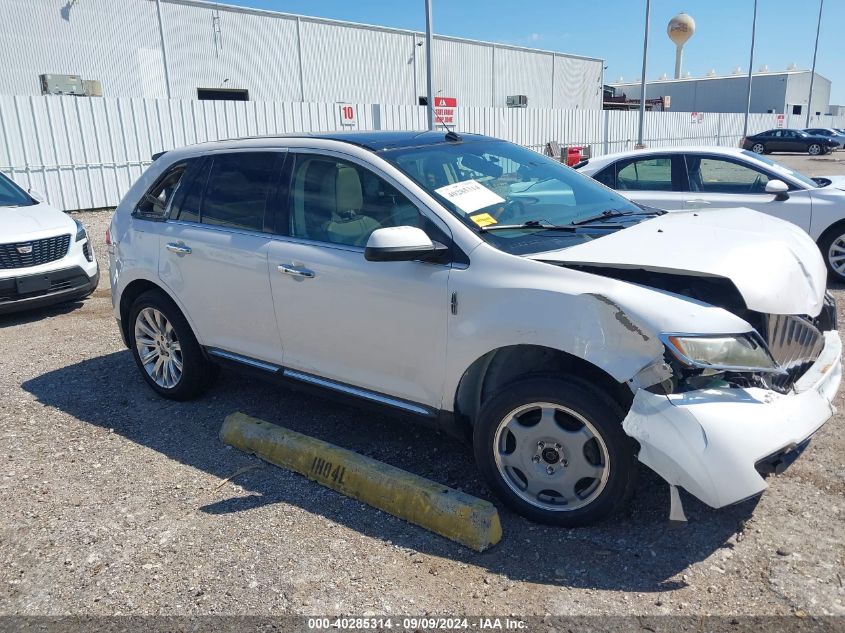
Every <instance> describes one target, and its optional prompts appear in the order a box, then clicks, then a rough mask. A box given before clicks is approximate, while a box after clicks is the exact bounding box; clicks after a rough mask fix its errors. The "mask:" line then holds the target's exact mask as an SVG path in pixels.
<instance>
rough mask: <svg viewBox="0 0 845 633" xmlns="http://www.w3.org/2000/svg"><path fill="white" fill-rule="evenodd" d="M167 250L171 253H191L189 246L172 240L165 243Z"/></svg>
mask: <svg viewBox="0 0 845 633" xmlns="http://www.w3.org/2000/svg"><path fill="white" fill-rule="evenodd" d="M167 250H169V251H170V252H171V253H176V254H177V255H190V254H191V247H190V246H186V245H185V244H182V243H181V242H180V243H179V244H174V243H173V242H170V243H169V244H168V245H167Z"/></svg>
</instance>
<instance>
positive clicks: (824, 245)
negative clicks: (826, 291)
mask: <svg viewBox="0 0 845 633" xmlns="http://www.w3.org/2000/svg"><path fill="white" fill-rule="evenodd" d="M839 240H841V241H842V243H843V244H845V223H840V224H836V225H834V226H832V227H830V228H829V229H828V230H826V231H825V232H824V233H823V234H822V236H821V237H820V238H819V242H818V243H819V250H820V251H821V253H822V258H823V259H824V263H825V266H827V274H828V277H829V278H830V279H831V280H833V281H837V282H839V283H845V267H843V268H842V269H841V271H837V270H836V268H834V266H833V263H832V262H831V257H833V256H834V255H838V254H842V255H845V253H839V251H836V253H831V247H832V246H833V244H834V242H837V241H839ZM843 262H845V260H843Z"/></svg>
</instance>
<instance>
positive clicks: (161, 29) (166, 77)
mask: <svg viewBox="0 0 845 633" xmlns="http://www.w3.org/2000/svg"><path fill="white" fill-rule="evenodd" d="M156 15H157V16H158V32H159V36H160V37H161V61H162V63H163V64H164V86H165V88H166V90H167V98H168V99H170V69H169V68H168V67H167V42H166V41H165V38H164V21H163V20H162V19H161V0H156Z"/></svg>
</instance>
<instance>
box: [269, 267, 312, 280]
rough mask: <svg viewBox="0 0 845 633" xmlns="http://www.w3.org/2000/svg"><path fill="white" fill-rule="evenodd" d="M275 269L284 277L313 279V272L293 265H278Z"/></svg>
mask: <svg viewBox="0 0 845 633" xmlns="http://www.w3.org/2000/svg"><path fill="white" fill-rule="evenodd" d="M276 269H277V270H278V271H279V272H280V273H284V274H285V275H291V276H293V277H302V278H303V279H313V278H314V276H315V275H314V271H313V270H309V269H307V268H298V267H296V266H293V265H287V264H279V265H278V266H277V267H276Z"/></svg>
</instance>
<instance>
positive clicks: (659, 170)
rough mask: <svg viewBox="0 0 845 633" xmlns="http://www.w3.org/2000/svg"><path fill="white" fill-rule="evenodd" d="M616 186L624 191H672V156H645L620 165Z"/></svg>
mask: <svg viewBox="0 0 845 633" xmlns="http://www.w3.org/2000/svg"><path fill="white" fill-rule="evenodd" d="M616 188H617V189H620V190H623V191H672V158H671V157H661V158H644V159H642V160H634V161H631V162H630V163H628V164H627V165H624V166H620V168H619V171H618V172H617V174H616Z"/></svg>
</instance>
